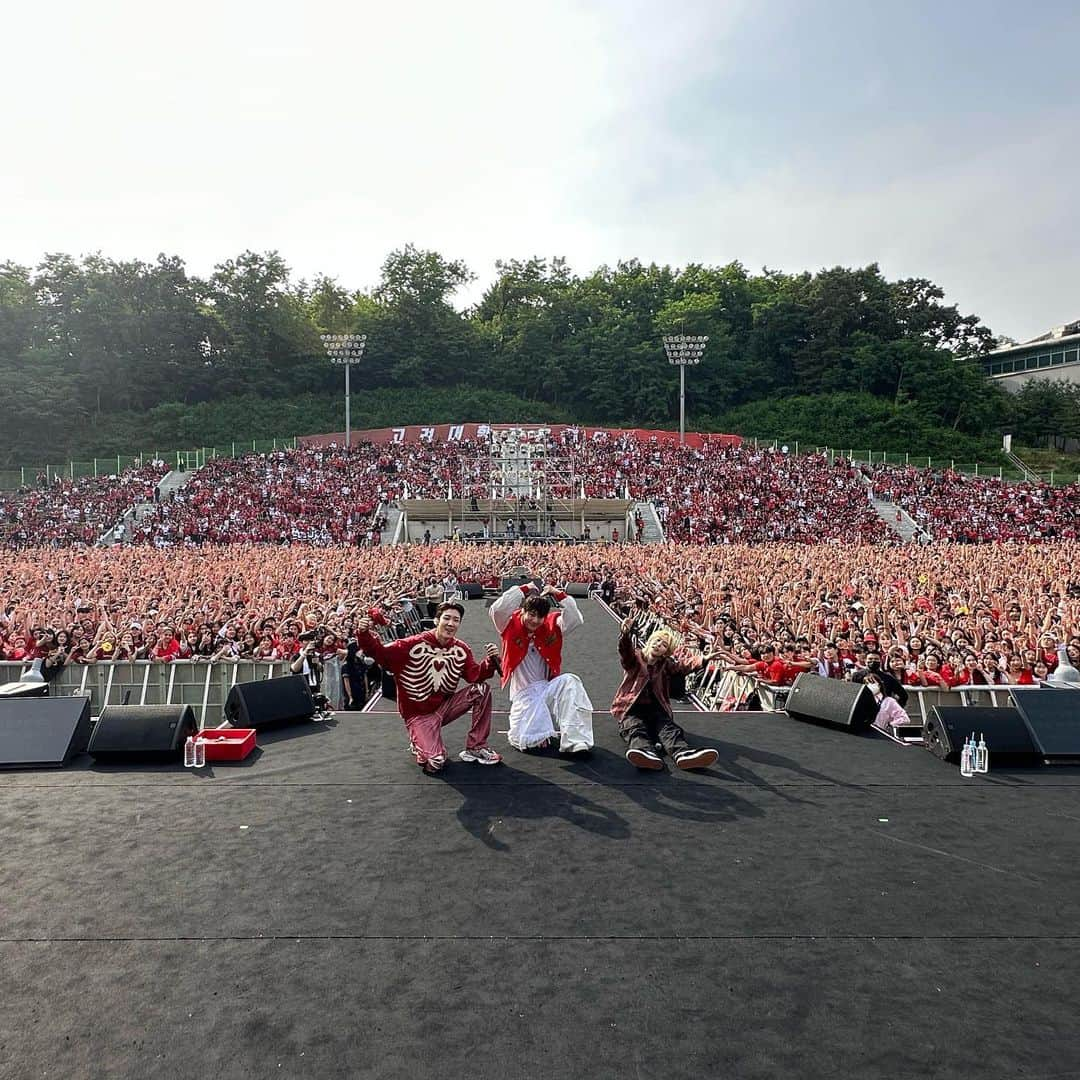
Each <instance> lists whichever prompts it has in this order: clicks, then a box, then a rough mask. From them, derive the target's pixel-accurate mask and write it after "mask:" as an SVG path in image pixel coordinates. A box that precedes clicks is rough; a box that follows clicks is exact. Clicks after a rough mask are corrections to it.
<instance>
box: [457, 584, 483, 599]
mask: <svg viewBox="0 0 1080 1080" xmlns="http://www.w3.org/2000/svg"><path fill="white" fill-rule="evenodd" d="M458 592H460V593H461V595H462V596H464V597H465V599H466V600H483V599H484V586H483V585H481V584H480V582H479V581H459V582H458Z"/></svg>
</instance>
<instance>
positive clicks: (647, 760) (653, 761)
mask: <svg viewBox="0 0 1080 1080" xmlns="http://www.w3.org/2000/svg"><path fill="white" fill-rule="evenodd" d="M626 760H627V761H629V762H630V764H631V765H634V766H636V767H637V768H639V769H654V770H655V769H662V768H663V767H664V763H663V762H662V761H661V760H660V759H659V758H658V757H653V756H652V755H651V754H646V753H645V751H644V750H627V751H626Z"/></svg>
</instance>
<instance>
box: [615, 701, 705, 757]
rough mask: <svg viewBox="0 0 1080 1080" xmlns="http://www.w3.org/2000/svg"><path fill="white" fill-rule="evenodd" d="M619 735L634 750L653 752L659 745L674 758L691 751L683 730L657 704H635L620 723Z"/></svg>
mask: <svg viewBox="0 0 1080 1080" xmlns="http://www.w3.org/2000/svg"><path fill="white" fill-rule="evenodd" d="M619 734H620V735H621V736H622V737H623V740H624V741H625V742H627V743H629V744H630V747H631V749H633V750H652V749H653V747H654V746H655V745H656V744H657V743H659V744H660V745H661V746H662V747H663V748H664V750H665V751H666V752H667V754H668V755H669V756H671V757H674V756H675V755H676V754H678V753H680V752H681V751H683V750H689V749H690V746H689V744H688V743H687V741H686V735H685V734H684V733H683V729H682V728H681V727H679V725H678V724H676V723H675V721H674V720H672V719H671V717H670V716H668V714H667V713H666V712H664V710H663V709H661V708H660V706H659V705H657V704H656V703H655V702H653V703H652V704H639V703H637V702H635V703H634V704H633V705H631V706H630V711H629V712H628V713H627V714H626V715H625V716H624V717H623V719H622V721H621V722H620V723H619Z"/></svg>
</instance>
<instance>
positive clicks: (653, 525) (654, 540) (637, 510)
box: [630, 502, 664, 544]
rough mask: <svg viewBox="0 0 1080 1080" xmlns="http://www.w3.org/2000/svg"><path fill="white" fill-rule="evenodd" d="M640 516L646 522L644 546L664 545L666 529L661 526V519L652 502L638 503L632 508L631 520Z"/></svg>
mask: <svg viewBox="0 0 1080 1080" xmlns="http://www.w3.org/2000/svg"><path fill="white" fill-rule="evenodd" d="M635 514H640V515H641V518H642V520H643V521H644V522H645V530H644V532H643V533H642V534H641V542H642V543H643V544H662V543H663V542H664V527H663V526H662V525H661V524H660V518H659V516H658V515H657V513H656V507H655V506H653V504H652V503H651V502H638V503H634V505H633V506H631V507H630V516H631V518H632V517H633V516H634V515H635Z"/></svg>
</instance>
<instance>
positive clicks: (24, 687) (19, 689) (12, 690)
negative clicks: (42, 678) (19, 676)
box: [0, 680, 49, 698]
mask: <svg viewBox="0 0 1080 1080" xmlns="http://www.w3.org/2000/svg"><path fill="white" fill-rule="evenodd" d="M48 696H49V684H48V683H47V682H32V681H29V680H27V681H26V682H9V683H4V684H3V685H2V686H0V698H17V697H21V698H27V697H48Z"/></svg>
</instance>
